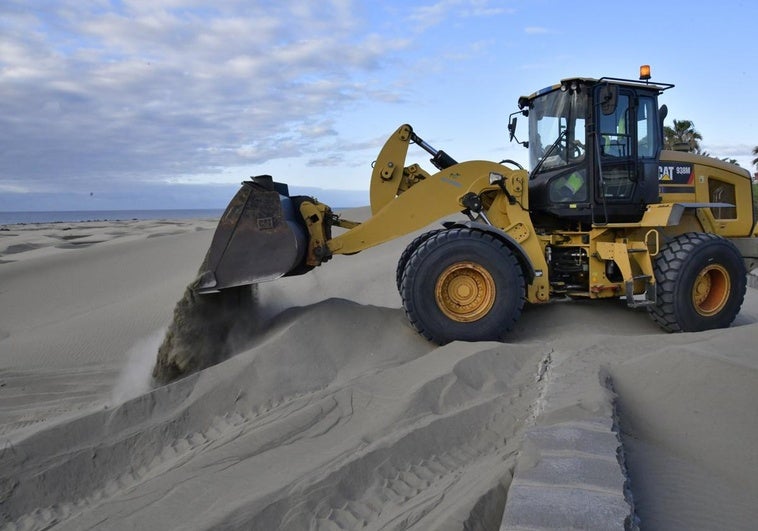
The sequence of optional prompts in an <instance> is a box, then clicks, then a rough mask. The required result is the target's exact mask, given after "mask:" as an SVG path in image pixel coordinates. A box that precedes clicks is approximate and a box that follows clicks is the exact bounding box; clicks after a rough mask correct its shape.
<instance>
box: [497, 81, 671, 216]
mask: <svg viewBox="0 0 758 531" xmlns="http://www.w3.org/2000/svg"><path fill="white" fill-rule="evenodd" d="M647 78H649V74H648V76H647ZM647 78H645V77H643V76H641V79H643V80H644V81H634V80H625V79H615V78H601V79H599V80H598V79H589V78H572V79H565V80H563V81H561V83H559V84H558V85H554V86H552V87H547V88H545V89H542V90H540V91H538V92H536V93H534V94H532V95H531V96H525V97H521V98H520V99H519V109H520V111H517V112H516V113H513V115H511V121H510V124H509V126H508V129H509V131H510V133H511V139H513V138H514V135H515V130H516V118H515V116H514V115H516V114H522V115H523V116H526V117H528V120H529V139H528V141H525V142H520V143H521V144H522V145H524V146H525V147H527V148H528V149H529V163H530V168H531V172H530V175H529V208H530V210H531V211H532V212H533V215H534V216H535V219H536V221H537V223H538V224H541V225H553V226H566V225H570V226H573V225H576V224H578V223H592V224H603V223H620V222H635V221H639V220H640V218H641V217H642V215H643V213H644V212H645V208H646V206H647V205H648V204H651V203H658V202H660V197H659V195H658V157H659V155H660V151H661V149H662V147H663V119H664V118H665V110H666V109H665V107H664V108H663V109H659V108H658V95H659V94H660V93H661V92H663V91H664V90H666V89H668V88H671V87H673V85H670V84H656V85H653V84H649V83H647ZM566 222H568V223H566Z"/></svg>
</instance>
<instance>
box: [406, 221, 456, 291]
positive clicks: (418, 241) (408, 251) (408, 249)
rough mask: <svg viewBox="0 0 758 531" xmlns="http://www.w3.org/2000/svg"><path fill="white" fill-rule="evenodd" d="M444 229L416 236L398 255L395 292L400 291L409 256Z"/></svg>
mask: <svg viewBox="0 0 758 531" xmlns="http://www.w3.org/2000/svg"><path fill="white" fill-rule="evenodd" d="M443 230H445V229H434V230H431V231H429V232H425V233H423V234H420V235H419V236H416V237H415V238H414V239H413V241H412V242H411V243H409V244H408V246H407V247H406V248H405V249H404V250H403V254H401V255H400V258H399V259H398V261H397V269H396V270H395V283H396V284H397V291H398V292H399V291H400V287H401V286H402V283H403V275H404V274H405V268H406V266H407V265H408V260H410V259H411V255H412V254H413V252H414V251H415V250H416V249H418V247H419V245H421V244H422V243H424V242H425V241H426V240H428V239H429V238H431V237H432V236H434V235H435V234H439V233H440V232H442V231H443Z"/></svg>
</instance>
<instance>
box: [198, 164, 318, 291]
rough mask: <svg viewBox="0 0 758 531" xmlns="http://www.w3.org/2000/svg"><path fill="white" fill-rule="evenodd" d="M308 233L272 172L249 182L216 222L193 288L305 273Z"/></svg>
mask: <svg viewBox="0 0 758 531" xmlns="http://www.w3.org/2000/svg"><path fill="white" fill-rule="evenodd" d="M306 234H307V233H306V229H305V226H304V223H303V220H302V217H301V216H300V213H299V212H298V211H296V209H295V206H294V205H293V201H292V199H290V197H289V193H288V190H287V186H286V185H284V184H281V183H275V182H273V181H272V179H271V177H270V176H268V175H262V176H259V177H254V178H253V180H252V181H245V182H243V183H242V187H241V188H240V190H239V191H238V192H237V195H235V196H234V199H232V201H231V202H230V203H229V206H227V207H226V211H225V212H224V215H223V216H221V219H220V221H219V222H218V227H217V228H216V233H215V234H214V235H213V241H212V242H211V246H210V249H208V253H207V254H206V256H205V260H203V264H202V266H201V267H200V271H199V272H198V278H197V280H195V282H194V283H193V285H192V289H193V290H194V291H195V292H197V293H213V292H216V291H220V290H222V289H225V288H231V287H234V286H244V285H247V284H256V283H258V282H265V281H267V280H274V279H277V278H279V277H282V276H284V275H287V274H288V273H292V274H296V273H295V272H297V273H299V272H302V271H303V269H304V267H303V262H304V260H305V254H306V248H307V244H308V238H307V235H306Z"/></svg>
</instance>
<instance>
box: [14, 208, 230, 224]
mask: <svg viewBox="0 0 758 531" xmlns="http://www.w3.org/2000/svg"><path fill="white" fill-rule="evenodd" d="M223 213H224V209H223V208H201V209H200V208H185V209H141V210H126V209H124V210H41V211H13V212H11V211H7V212H2V211H0V225H25V224H35V223H80V222H90V221H132V220H138V221H142V220H158V219H193V218H220V217H221V214H223Z"/></svg>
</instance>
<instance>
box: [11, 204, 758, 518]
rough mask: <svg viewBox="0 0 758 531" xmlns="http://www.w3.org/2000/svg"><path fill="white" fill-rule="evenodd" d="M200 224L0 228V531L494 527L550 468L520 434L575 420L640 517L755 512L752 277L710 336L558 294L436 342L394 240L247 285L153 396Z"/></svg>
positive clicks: (756, 384)
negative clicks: (480, 334) (428, 334)
mask: <svg viewBox="0 0 758 531" xmlns="http://www.w3.org/2000/svg"><path fill="white" fill-rule="evenodd" d="M354 214H355V215H354V216H352V217H356V216H358V217H359V216H360V215H365V214H366V212H365V211H361V212H358V213H354ZM214 228H215V221H214V220H182V221H163V222H160V221H126V222H102V223H100V222H93V223H81V224H49V225H25V226H7V227H2V229H7V230H0V528H3V529H5V528H7V529H48V528H50V527H52V528H54V529H72V530H73V529H77V530H78V529H265V530H268V529H278V528H280V529H356V528H363V527H365V528H369V529H384V528H391V529H499V528H500V525H501V521H503V520H504V518H503V516H504V507H507V509H506V512H507V511H508V510H510V511H514V512H512V513H511V515H517V509H518V507H514V504H515V502H516V501H517V498H518V496H517V493H519V492H525V490H524V489H528V488H533V487H534V485H535V484H534V483H530V482H529V478H530V475H529V474H532V477H533V476H534V475H535V474H537V473H538V472H540V471H541V468H540V462H542V463H547V462H549V459H548V457H549V456H548V455H547V454H546V453H544V452H543V453H542V454H540V452H535V451H534V448H533V443H532V441H533V440H534V439H535V437H536V435H535V434H537V435H539V434H542V433H544V432H543V431H541V430H544V429H548V428H556V427H558V428H560V429H564V430H565V428H566V426H574V427H576V426H579V427H580V428H581V429H584V428H586V427H587V426H595V424H593V423H594V422H595V419H598V418H601V419H610V420H611V421H612V422H611V421H609V422H610V424H612V426H611V427H610V428H608V429H611V428H612V429H613V430H614V431H613V433H615V434H617V436H618V439H619V440H620V443H621V446H620V448H623V452H621V453H622V454H623V457H624V459H623V464H624V465H625V467H626V470H625V473H626V475H627V477H628V479H627V481H628V485H627V487H628V489H629V495H628V496H627V498H628V501H631V502H632V504H633V510H634V513H633V514H634V517H635V518H636V519H637V520H636V522H637V523H638V524H639V526H640V528H642V529H717V528H720V529H752V528H753V527H754V522H755V521H756V519H758V506H756V504H755V503H754V500H755V499H756V498H758V473H757V472H758V449H757V448H756V442H755V441H756V440H758V415H756V414H755V411H754V409H755V408H754V405H755V404H756V403H757V402H758V355H757V354H756V352H755V350H756V349H755V344H756V340H758V292H756V291H755V290H754V289H748V293H747V296H746V300H745V304H744V306H743V309H742V312H741V313H740V315H739V316H738V318H737V320H736V321H735V323H734V324H733V326H732V327H731V328H729V329H726V330H716V331H710V332H703V333H695V334H667V333H664V332H662V331H660V330H659V329H658V327H657V326H656V325H655V324H654V323H653V322H652V321H651V320H650V319H649V318H648V316H647V315H646V314H645V312H644V311H638V310H629V309H627V308H626V307H625V306H624V304H623V302H620V301H599V302H591V301H586V302H558V303H554V304H550V305H547V306H540V307H528V308H526V309H525V311H524V314H523V316H522V318H521V320H520V321H519V322H518V323H517V325H516V328H515V330H514V333H513V334H512V336H511V338H510V340H509V342H507V343H460V342H456V343H452V344H450V345H447V346H444V347H438V346H436V345H433V344H431V343H429V342H427V341H426V340H424V339H423V338H422V337H420V336H419V335H418V334H416V333H415V332H414V331H413V330H412V328H411V327H410V326H409V325H408V323H407V321H406V319H405V315H404V313H403V311H402V309H401V307H400V299H399V296H398V294H397V291H396V289H395V263H396V260H397V258H398V256H399V255H400V253H401V252H402V250H403V248H404V245H405V244H406V243H407V242H408V241H410V239H411V238H412V236H413V235H411V236H408V237H407V238H402V239H400V240H397V241H394V242H391V243H388V244H385V245H383V246H380V247H378V248H376V249H372V250H369V251H365V252H363V253H360V254H358V255H355V256H350V257H336V258H335V259H333V260H332V261H331V262H329V263H327V264H325V265H324V266H322V267H321V268H318V269H316V270H315V271H313V272H312V273H309V274H308V275H304V276H301V277H293V278H286V279H280V280H279V281H275V282H272V283H267V284H263V285H261V286H260V288H259V292H258V307H257V308H256V310H255V312H254V314H253V315H244V316H240V322H245V321H247V322H248V323H249V328H248V327H243V328H245V329H246V330H247V331H248V333H239V334H235V335H234V340H233V341H232V342H231V343H229V344H227V345H220V346H219V348H227V347H228V348H229V349H230V352H231V356H230V357H228V359H225V360H222V361H220V363H218V364H216V365H213V366H211V367H208V368H205V369H203V370H200V371H198V372H196V373H194V374H192V375H190V376H189V377H187V378H184V379H181V380H179V381H177V382H174V383H172V384H169V385H163V386H158V387H155V388H154V387H153V382H152V381H151V371H152V369H153V366H154V364H155V361H156V352H157V349H158V346H159V345H160V343H161V342H162V340H163V338H164V336H165V333H166V329H167V327H168V326H169V323H170V321H171V319H172V312H173V309H174V306H175V304H176V302H177V301H178V300H179V299H180V298H181V297H182V295H183V293H184V289H185V287H186V285H187V284H188V283H189V282H190V281H191V280H193V278H194V275H195V273H196V271H197V268H198V266H199V264H200V262H201V261H202V259H203V256H204V254H205V251H206V249H207V247H208V245H209V244H210V240H211V236H212V233H213V229H214ZM551 367H552V368H551ZM598 383H602V385H598ZM610 424H609V425H610ZM583 427H584V428H583ZM572 429H574V428H572ZM577 429H578V428H577ZM592 430H595V431H592ZM598 430H600V428H597V429H596V428H594V427H592V429H591V430H589V431H587V433H600V431H598ZM575 431H576V430H575ZM609 433H610V432H609ZM614 440H615V439H614ZM556 455H557V456H558V457H560V456H561V455H563V454H561V453H560V452H558V453H555V452H554V453H553V455H552V458H553V459H555V458H556ZM614 463H615V461H613V460H610V461H607V463H606V464H609V466H611V468H613V466H614ZM573 478H574V476H570V474H569V473H568V472H566V474H564V476H562V477H557V478H556V477H555V476H554V477H553V480H552V481H553V482H554V483H560V484H561V485H562V486H563V487H562V488H564V490H565V492H587V485H586V484H582V485H579V484H576V485H575V483H578V482H577V481H576V480H575V479H573ZM602 479H603V478H600V480H602ZM573 487H576V489H573ZM519 489H521V490H519ZM582 489H584V490H582ZM509 495H510V496H509ZM506 520H507V518H506ZM516 520H517V518H516V516H512V517H511V521H516ZM510 528H515V527H513V526H511V527H510Z"/></svg>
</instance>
